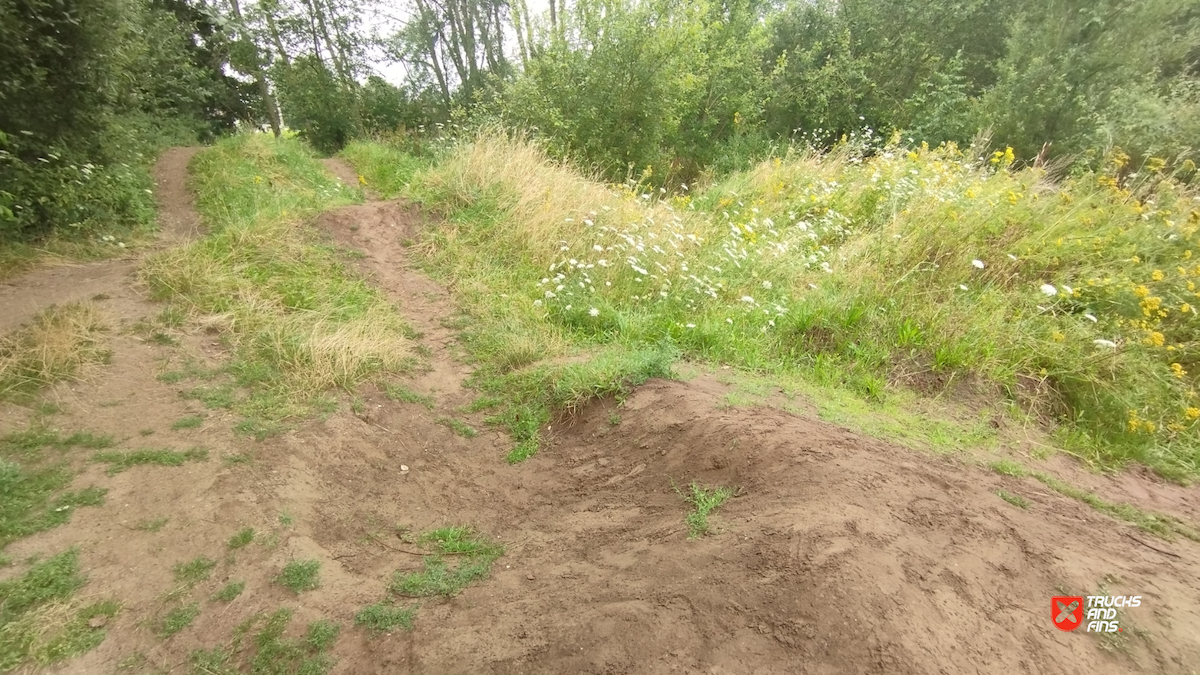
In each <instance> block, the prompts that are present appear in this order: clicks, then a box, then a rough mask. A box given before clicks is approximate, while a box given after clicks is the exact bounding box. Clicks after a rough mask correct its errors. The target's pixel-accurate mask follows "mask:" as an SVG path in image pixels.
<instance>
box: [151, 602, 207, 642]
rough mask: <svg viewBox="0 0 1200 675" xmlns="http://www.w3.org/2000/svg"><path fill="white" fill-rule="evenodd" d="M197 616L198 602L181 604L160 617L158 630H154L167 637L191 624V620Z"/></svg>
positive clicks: (198, 612)
mask: <svg viewBox="0 0 1200 675" xmlns="http://www.w3.org/2000/svg"><path fill="white" fill-rule="evenodd" d="M198 616H200V604H199V603H195V602H193V603H190V604H187V605H181V606H179V607H176V608H174V609H172V610H171V611H169V612H167V613H166V614H165V615H163V617H162V619H161V620H160V621H159V622H158V630H157V631H156V632H157V633H158V636H159V637H161V638H169V637H171V636H172V635H175V634H176V633H178V632H179V631H181V630H183V629H184V628H187V627H188V626H190V625H192V622H193V621H195V620H196V617H198Z"/></svg>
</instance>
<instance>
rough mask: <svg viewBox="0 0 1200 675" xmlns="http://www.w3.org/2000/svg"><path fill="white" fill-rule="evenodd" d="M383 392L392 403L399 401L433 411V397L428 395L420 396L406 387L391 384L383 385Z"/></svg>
mask: <svg viewBox="0 0 1200 675" xmlns="http://www.w3.org/2000/svg"><path fill="white" fill-rule="evenodd" d="M383 390H384V392H386V394H387V397H388V398H390V399H392V400H393V401H400V402H402V403H419V404H421V405H423V406H425V407H426V408H429V409H430V410H433V406H434V400H433V397H432V396H430V395H428V394H420V393H417V392H415V391H413V390H412V389H409V388H408V387H405V386H403V385H400V384H393V383H391V382H386V383H384V385H383Z"/></svg>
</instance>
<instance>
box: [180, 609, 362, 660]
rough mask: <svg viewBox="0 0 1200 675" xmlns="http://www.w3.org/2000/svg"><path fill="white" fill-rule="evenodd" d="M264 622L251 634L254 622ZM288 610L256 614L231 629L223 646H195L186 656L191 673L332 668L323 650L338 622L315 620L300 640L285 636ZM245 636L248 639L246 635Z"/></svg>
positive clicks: (331, 641) (335, 630)
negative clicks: (206, 647)
mask: <svg viewBox="0 0 1200 675" xmlns="http://www.w3.org/2000/svg"><path fill="white" fill-rule="evenodd" d="M264 618H265V621H264V622H263V624H262V628H261V629H260V630H259V631H258V632H257V633H253V634H252V631H253V629H254V626H255V624H257V623H259V622H260V621H263V619H264ZM291 620H292V610H290V609H280V610H276V611H275V612H273V613H271V614H269V615H265V616H264V615H263V614H256V615H254V616H252V617H250V618H249V619H248V620H246V621H244V622H242V624H241V625H239V626H238V627H237V628H236V629H235V630H234V637H233V640H232V642H231V643H230V644H229V645H227V646H219V647H214V648H212V649H198V650H196V651H193V652H192V653H191V655H190V656H189V660H190V661H191V664H192V669H193V670H192V672H194V673H197V674H203V675H210V674H211V675H236V674H237V673H249V674H250V675H324V674H325V673H328V672H329V670H330V669H331V668H333V663H334V661H333V659H332V658H330V657H329V656H328V654H326V651H327V650H328V649H329V648H330V647H332V646H333V643H334V641H335V640H336V638H337V634H338V625H337V624H336V623H333V622H330V621H324V620H319V621H315V622H313V623H312V624H309V627H308V631H307V633H306V634H305V637H304V638H303V639H290V638H288V637H286V633H287V628H288V624H289V623H291ZM248 636H249V638H250V639H249V640H246V637H248Z"/></svg>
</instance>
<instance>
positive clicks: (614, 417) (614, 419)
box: [608, 412, 621, 427]
mask: <svg viewBox="0 0 1200 675" xmlns="http://www.w3.org/2000/svg"><path fill="white" fill-rule="evenodd" d="M619 424H621V416H620V415H618V414H617V413H615V412H610V413H609V414H608V426H610V427H615V426H618V425H619Z"/></svg>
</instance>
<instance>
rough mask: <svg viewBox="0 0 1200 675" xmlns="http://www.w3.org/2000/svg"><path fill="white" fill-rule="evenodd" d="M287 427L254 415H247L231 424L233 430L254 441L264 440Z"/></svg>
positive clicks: (276, 434)
mask: <svg viewBox="0 0 1200 675" xmlns="http://www.w3.org/2000/svg"><path fill="white" fill-rule="evenodd" d="M286 429H287V427H286V426H284V425H283V424H280V423H279V422H272V421H269V420H263V419H259V418H256V417H247V418H246V419H244V420H242V421H241V422H238V423H237V424H235V425H234V426H233V430H234V431H236V432H237V433H239V434H242V435H243V436H250V437H252V438H253V439H254V440H256V441H264V440H266V439H268V438H270V437H272V436H278V435H279V434H282V433H283V432H284V431H285V430H286Z"/></svg>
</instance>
